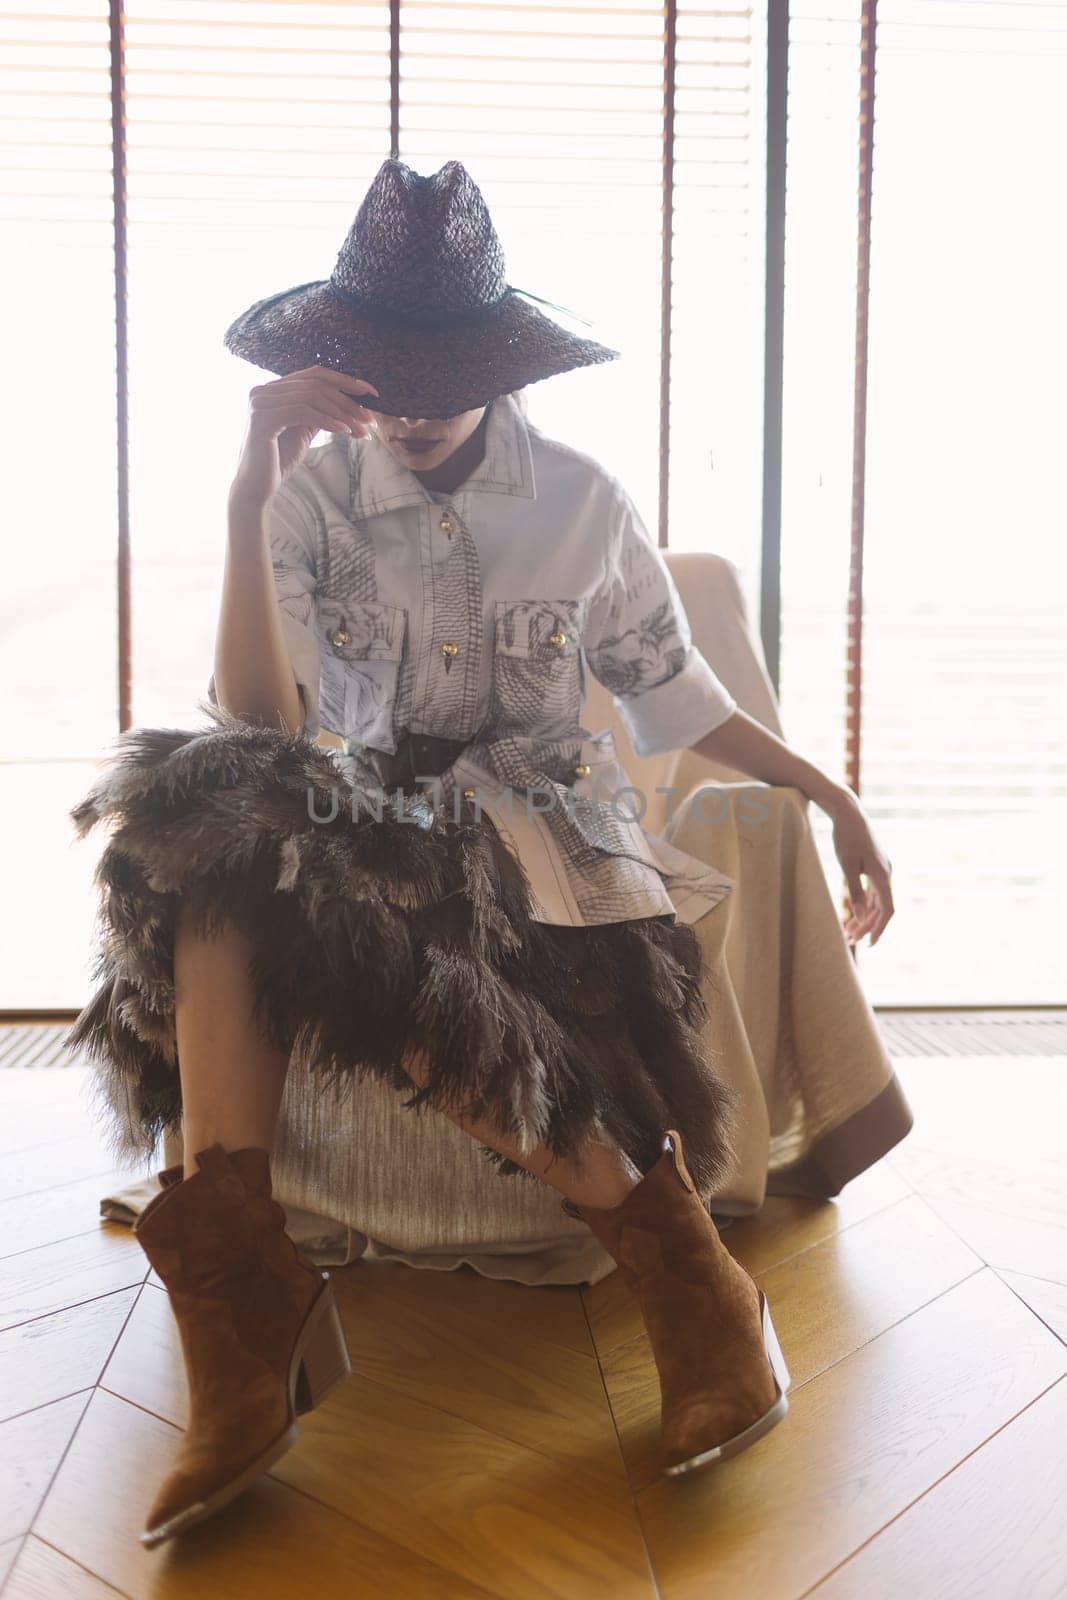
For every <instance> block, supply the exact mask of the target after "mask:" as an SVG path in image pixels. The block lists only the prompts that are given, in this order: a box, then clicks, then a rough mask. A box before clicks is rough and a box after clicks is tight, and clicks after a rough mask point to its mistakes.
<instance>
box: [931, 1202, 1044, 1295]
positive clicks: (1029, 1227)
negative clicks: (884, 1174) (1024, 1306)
mask: <svg viewBox="0 0 1067 1600" xmlns="http://www.w3.org/2000/svg"><path fill="white" fill-rule="evenodd" d="M927 1204H928V1205H929V1206H930V1208H931V1209H932V1210H933V1211H935V1212H936V1213H937V1215H938V1216H939V1217H940V1218H941V1219H942V1221H943V1222H946V1223H947V1224H948V1226H949V1227H950V1228H952V1229H953V1230H954V1231H955V1232H956V1233H958V1234H959V1236H960V1238H961V1239H963V1240H965V1241H966V1243H967V1244H969V1245H970V1247H971V1249H972V1250H973V1251H975V1253H976V1254H977V1255H980V1256H981V1258H982V1260H983V1261H985V1262H986V1263H987V1264H988V1265H989V1266H991V1267H996V1268H997V1270H998V1271H1000V1270H1003V1271H1005V1272H1021V1273H1023V1274H1024V1276H1026V1277H1031V1278H1047V1279H1049V1281H1050V1282H1052V1283H1061V1284H1067V1228H1061V1227H1057V1226H1053V1225H1051V1224H1049V1223H1043V1222H1033V1221H1024V1220H1020V1219H1019V1218H1018V1217H1012V1216H1008V1215H1007V1214H1006V1213H1005V1212H1002V1211H990V1210H987V1209H986V1208H985V1207H984V1206H976V1205H967V1204H964V1203H963V1202H958V1201H953V1200H949V1199H946V1198H945V1197H944V1196H943V1195H931V1196H930V1197H929V1198H928V1199H927Z"/></svg>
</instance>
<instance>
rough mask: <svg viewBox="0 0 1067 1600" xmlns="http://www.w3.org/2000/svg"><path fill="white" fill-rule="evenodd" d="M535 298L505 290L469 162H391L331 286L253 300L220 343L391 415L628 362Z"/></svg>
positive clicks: (416, 413) (435, 412)
mask: <svg viewBox="0 0 1067 1600" xmlns="http://www.w3.org/2000/svg"><path fill="white" fill-rule="evenodd" d="M537 299H538V296H536V295H531V294H530V293H529V291H528V290H523V289H516V288H515V287H514V286H513V285H511V284H509V283H508V281H507V275H506V271H505V261H504V252H503V249H502V248H501V244H500V240H499V238H498V237H497V233H496V229H495V228H494V226H493V223H492V219H491V218H490V216H489V211H488V208H487V206H486V203H485V200H484V198H483V196H482V194H481V191H480V190H479V188H478V186H477V184H476V183H475V182H474V180H473V178H472V177H471V176H470V173H469V172H468V171H467V170H466V168H465V167H464V166H463V165H462V163H461V162H459V161H447V162H445V164H444V166H442V167H441V168H440V169H439V171H437V172H435V173H433V174H432V175H431V176H423V175H421V174H420V173H417V172H414V171H413V170H412V168H411V167H409V166H407V165H406V164H405V163H404V162H402V161H398V160H396V159H394V158H390V159H389V160H388V161H385V162H383V164H382V166H381V167H380V168H379V171H378V173H377V175H376V177H375V179H374V181H373V183H372V184H371V186H370V188H369V189H368V191H367V194H366V195H365V197H364V199H363V202H362V204H361V205H360V208H359V210H358V212H357V213H356V217H355V220H354V222H353V223H352V225H351V227H350V229H349V231H348V234H347V236H346V238H345V241H344V243H343V244H342V246H341V249H340V252H339V254H338V256H337V261H336V263H335V265H334V268H333V271H332V273H331V274H330V276H329V278H326V279H315V280H313V281H311V282H309V283H301V284H296V285H295V286H294V287H293V288H290V289H284V290H282V291H281V292H280V293H279V294H274V295H270V296H268V297H267V298H266V299H265V300H257V301H256V302H255V303H254V304H253V305H251V306H249V307H248V309H247V310H246V311H244V312H242V314H241V315H240V316H239V317H237V318H236V320H235V321H234V322H232V323H231V324H230V326H229V328H227V330H226V333H225V336H224V342H225V345H226V348H227V350H229V351H230V352H231V353H232V354H233V355H236V356H242V357H244V358H245V360H247V361H251V362H254V363H255V365H256V366H259V367H263V368H264V369H265V370H266V371H268V372H274V373H277V374H278V375H279V376H284V375H285V374H287V373H290V372H296V371H299V370H300V369H301V368H304V367H310V366H316V365H319V366H326V367H333V368H335V369H336V370H337V371H340V372H347V373H349V374H350V375H351V376H353V377H357V378H366V379H367V380H368V381H369V382H370V383H373V384H374V385H375V387H376V388H377V389H378V390H379V392H380V398H379V397H376V396H375V395H372V394H369V395H365V396H364V395H361V396H360V403H361V404H362V405H365V406H367V407H368V409H371V410H374V411H379V412H382V413H383V414H384V415H386V416H409V417H426V418H447V417H452V416H456V415H457V414H458V413H459V412H461V411H472V410H475V409H477V408H478V407H479V406H483V405H487V404H488V402H489V401H490V400H492V399H493V398H495V396H497V395H500V394H507V393H510V392H511V391H513V390H515V389H521V388H523V387H525V386H526V385H527V384H530V383H537V382H539V381H540V380H541V379H542V378H549V377H552V376H553V375H554V374H555V373H558V372H568V371H570V370H571V369H572V368H575V367H584V366H591V365H593V364H595V363H598V362H603V361H614V360H617V359H618V358H619V356H620V354H621V352H620V351H618V350H612V349H610V348H609V347H608V346H607V345H603V344H599V343H598V342H597V341H596V340H594V339H585V338H582V337H580V336H579V335H576V334H572V333H570V332H568V331H567V329H566V328H564V327H562V326H561V325H560V324H559V323H558V322H555V321H554V320H553V319H552V318H550V317H548V316H546V315H545V314H544V312H542V311H540V310H538V309H537V307H536V306H534V305H530V304H529V303H528V301H529V300H537ZM540 304H541V305H552V302H551V301H540ZM553 309H555V310H563V309H564V308H563V307H561V306H555V307H553Z"/></svg>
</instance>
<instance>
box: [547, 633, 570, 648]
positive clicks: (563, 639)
mask: <svg viewBox="0 0 1067 1600" xmlns="http://www.w3.org/2000/svg"><path fill="white" fill-rule="evenodd" d="M548 642H549V644H554V645H555V647H556V649H557V650H559V649H561V648H562V647H563V645H565V644H566V643H567V635H566V634H565V633H560V631H559V629H558V628H557V629H556V631H555V633H550V634H549V636H548Z"/></svg>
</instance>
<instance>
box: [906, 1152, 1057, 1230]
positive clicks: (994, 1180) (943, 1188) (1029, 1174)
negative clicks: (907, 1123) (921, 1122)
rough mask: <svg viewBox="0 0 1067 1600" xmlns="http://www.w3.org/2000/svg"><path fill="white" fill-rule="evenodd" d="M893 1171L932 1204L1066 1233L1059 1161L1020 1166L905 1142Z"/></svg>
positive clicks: (1049, 1159)
mask: <svg viewBox="0 0 1067 1600" xmlns="http://www.w3.org/2000/svg"><path fill="white" fill-rule="evenodd" d="M897 1168H898V1170H900V1171H902V1172H903V1174H904V1176H905V1177H906V1178H907V1180H908V1181H909V1182H910V1183H911V1185H912V1186H913V1188H915V1189H916V1190H917V1191H918V1193H919V1194H922V1195H925V1196H927V1198H928V1199H930V1200H933V1201H938V1200H945V1201H952V1202H961V1203H962V1204H964V1205H975V1206H980V1207H981V1208H982V1209H983V1210H987V1211H998V1212H1001V1213H1003V1214H1004V1215H1005V1216H1009V1217H1017V1218H1018V1219H1019V1220H1020V1221H1022V1222H1036V1223H1039V1224H1043V1225H1046V1226H1049V1227H1059V1228H1064V1229H1067V1183H1065V1182H1064V1175H1063V1161H1062V1158H1060V1157H1057V1158H1055V1159H1052V1158H1046V1159H1045V1160H1038V1159H1034V1160H1031V1161H1028V1162H1026V1163H1025V1164H1020V1163H1017V1162H1009V1161H1004V1160H998V1161H993V1160H988V1159H985V1160H983V1159H980V1158H978V1157H975V1156H970V1155H967V1154H966V1153H965V1152H963V1151H961V1150H958V1149H955V1150H945V1149H942V1148H940V1147H930V1146H927V1145H923V1144H913V1143H912V1142H911V1140H910V1139H909V1140H905V1142H904V1144H903V1145H902V1146H901V1148H900V1152H899V1154H898V1156H897Z"/></svg>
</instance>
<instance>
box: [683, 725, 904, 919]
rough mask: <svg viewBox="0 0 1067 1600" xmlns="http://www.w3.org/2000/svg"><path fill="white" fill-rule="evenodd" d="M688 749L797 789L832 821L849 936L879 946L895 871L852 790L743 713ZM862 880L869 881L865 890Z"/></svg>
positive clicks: (888, 914)
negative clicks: (867, 937)
mask: <svg viewBox="0 0 1067 1600" xmlns="http://www.w3.org/2000/svg"><path fill="white" fill-rule="evenodd" d="M689 748H690V749H691V750H694V751H695V752H696V754H697V755H698V756H705V757H706V758H707V759H708V760H709V761H721V762H722V763H723V764H724V765H725V766H728V767H735V768H736V769H737V771H738V772H744V773H747V774H748V775H749V777H751V778H758V779H760V780H761V781H762V782H763V783H771V784H778V785H781V786H783V787H787V788H792V789H799V790H801V792H802V793H803V794H806V795H807V796H808V797H809V799H811V800H814V801H815V804H816V805H817V806H820V807H821V808H822V810H823V811H825V812H826V814H827V816H828V817H830V818H832V820H833V824H834V850H835V852H836V854H837V859H838V860H839V861H840V863H841V868H842V871H843V872H844V874H845V878H846V881H847V883H848V893H849V901H850V906H849V911H850V915H849V916H848V918H847V920H846V922H845V934H846V935H847V937H848V939H849V940H850V942H851V943H853V944H854V943H855V942H856V941H857V940H858V939H862V937H863V935H864V934H865V933H869V934H870V935H871V945H872V947H873V946H874V945H876V944H877V943H878V940H879V939H880V938H881V936H882V932H883V930H884V928H885V925H886V923H887V922H888V921H889V919H890V917H891V916H892V915H893V910H894V907H893V891H892V888H891V886H890V875H891V873H892V870H893V867H892V863H891V862H890V860H889V857H888V856H887V855H886V854H885V853H884V851H883V850H881V848H880V847H879V845H878V842H877V840H876V839H875V837H874V834H873V833H872V831H871V826H870V823H869V821H868V820H867V817H866V815H865V813H864V810H863V807H862V806H861V805H860V802H859V799H858V797H857V796H856V795H855V794H854V793H853V792H852V790H851V789H849V788H848V787H847V785H845V784H843V783H834V781H833V779H832V778H828V777H827V776H826V773H825V772H822V771H821V770H820V769H819V768H818V767H816V766H815V765H813V763H812V762H810V761H805V759H804V757H803V756H801V755H798V754H797V752H796V751H795V750H791V749H790V747H789V746H788V745H787V744H786V743H785V741H784V740H782V739H779V737H778V735H777V734H776V733H772V732H771V731H770V729H769V728H765V727H764V726H763V724H762V723H761V722H757V721H756V720H755V718H754V717H750V716H749V715H748V713H747V711H742V710H740V708H739V709H738V710H737V711H735V712H734V713H733V714H732V715H731V716H729V717H727V718H726V720H725V722H721V723H720V724H719V726H718V727H717V728H713V729H712V731H711V733H706V734H705V735H704V736H703V738H702V739H698V740H697V742H696V743H695V744H693V745H690V746H689ZM861 874H863V875H864V876H865V877H866V878H867V886H866V887H864V884H863V882H862V879H861V876H860V875H861Z"/></svg>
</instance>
